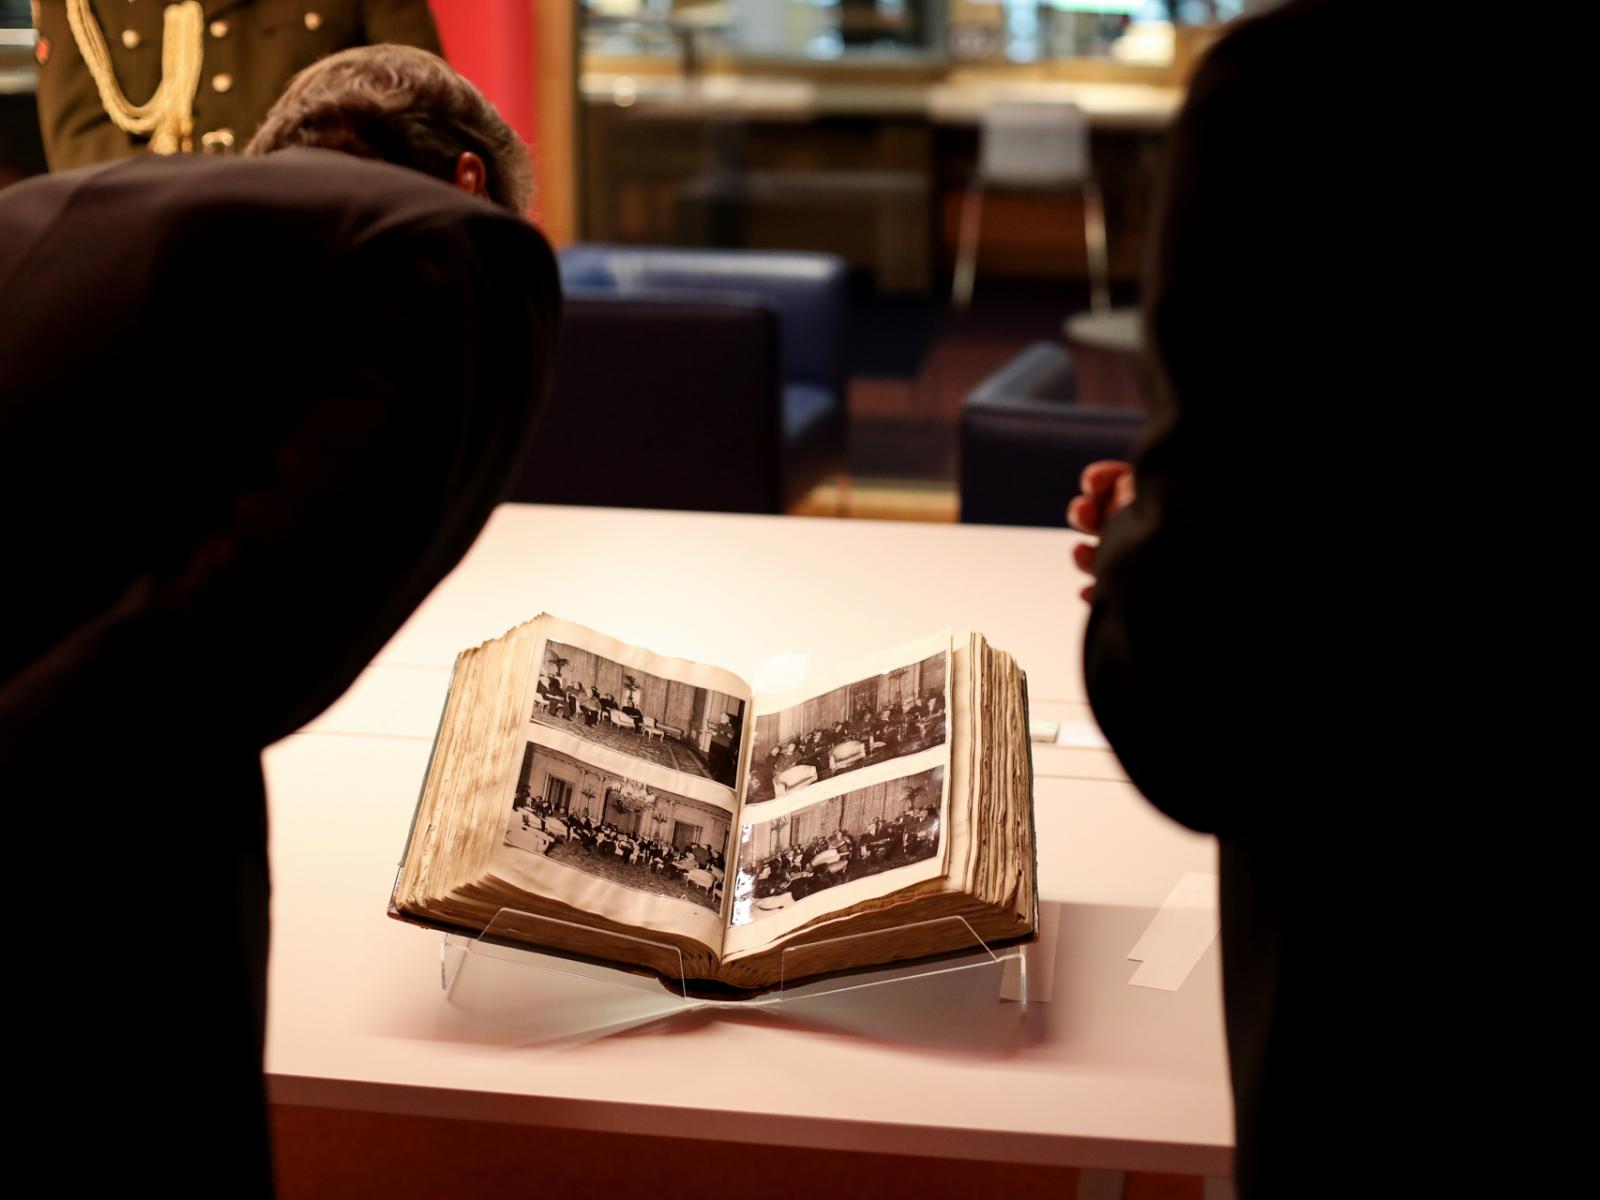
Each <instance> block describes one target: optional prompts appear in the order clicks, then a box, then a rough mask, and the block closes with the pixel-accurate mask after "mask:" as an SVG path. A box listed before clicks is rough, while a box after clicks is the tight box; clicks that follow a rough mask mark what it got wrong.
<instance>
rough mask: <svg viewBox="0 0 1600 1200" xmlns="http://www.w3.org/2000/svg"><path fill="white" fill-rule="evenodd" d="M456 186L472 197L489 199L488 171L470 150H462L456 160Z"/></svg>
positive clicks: (481, 160)
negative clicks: (469, 193)
mask: <svg viewBox="0 0 1600 1200" xmlns="http://www.w3.org/2000/svg"><path fill="white" fill-rule="evenodd" d="M456 186H457V187H458V188H460V189H461V190H462V191H463V192H471V193H472V194H473V195H474V196H481V197H482V198H483V199H485V200H487V199H488V198H489V171H488V168H486V167H485V166H484V165H483V159H481V158H479V157H478V156H477V155H476V154H474V153H473V152H472V151H471V150H464V151H462V152H461V154H460V155H459V156H457V158H456Z"/></svg>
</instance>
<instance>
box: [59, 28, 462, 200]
mask: <svg viewBox="0 0 1600 1200" xmlns="http://www.w3.org/2000/svg"><path fill="white" fill-rule="evenodd" d="M68 3H69V0H39V2H38V3H37V4H36V6H35V10H34V11H35V17H34V23H35V24H36V25H37V27H38V31H39V42H38V48H37V50H36V51H35V57H36V58H37V59H38V63H39V92H38V96H39V124H40V128H41V132H42V133H43V135H44V146H45V155H46V157H47V158H48V159H49V162H50V168H51V170H54V171H62V170H68V169H70V168H72V167H83V166H88V165H90V164H91V163H99V162H106V161H108V160H111V159H118V158H127V157H130V156H131V155H134V154H139V153H141V152H142V151H144V150H145V149H146V147H147V146H148V144H149V141H150V138H149V136H148V135H141V134H136V133H127V132H124V131H123V130H122V129H120V128H119V127H118V126H117V125H116V124H115V123H114V122H113V121H112V118H111V116H110V115H109V114H108V113H107V111H106V106H105V103H104V102H103V100H102V98H101V92H100V89H99V87H98V86H97V84H96V82H95V79H94V77H93V74H92V72H91V71H90V68H89V64H88V63H87V62H86V61H85V60H84V56H83V54H82V52H81V51H80V49H79V45H78V39H77V37H76V36H75V35H74V32H73V29H72V25H71V22H70V20H69V17H68V12H67V6H68ZM200 6H201V9H202V19H203V26H204V28H203V34H202V35H201V44H202V47H203V50H202V58H201V62H200V68H199V84H198V86H197V87H196V88H195V92H194V99H193V102H192V106H191V111H192V114H193V131H192V136H190V137H188V138H187V139H186V140H187V141H188V143H189V145H188V148H189V149H191V150H194V151H197V152H198V151H211V152H227V151H229V150H242V149H243V148H244V146H245V143H247V142H248V141H249V140H250V138H251V136H252V135H253V134H254V133H255V130H256V127H257V126H258V125H260V124H261V119H262V117H264V116H265V115H266V112H267V109H269V108H270V107H272V104H273V102H274V101H275V100H277V98H278V96H279V94H280V93H282V91H283V88H284V85H285V84H287V83H288V82H289V80H290V78H291V77H292V76H293V75H294V74H295V72H297V71H299V70H300V69H301V68H303V67H307V66H310V65H311V64H312V63H313V62H315V61H316V60H317V59H319V58H322V57H324V56H326V55H329V54H332V53H334V52H335V51H338V50H346V49H349V48H350V47H352V46H365V45H371V44H373V43H377V42H400V43H403V44H405V45H409V46H420V47H421V48H422V49H424V50H431V51H433V52H434V53H436V54H437V53H438V52H439V34H438V30H437V29H436V28H435V26H434V23H433V15H432V14H431V13H430V12H429V11H428V5H427V2H426V0H200ZM87 7H88V10H89V11H90V12H91V13H92V14H93V16H94V18H95V21H96V23H97V24H98V26H99V29H100V31H101V33H102V35H103V37H104V41H105V48H106V51H107V52H108V54H109V60H110V66H111V69H112V71H113V72H114V74H115V77H116V84H117V86H118V87H119V88H120V89H121V91H122V93H123V95H124V96H126V97H127V99H128V100H129V101H130V102H131V103H134V104H139V103H143V102H144V101H146V100H147V99H148V98H149V97H151V96H152V95H153V94H154V93H155V91H156V89H157V87H158V86H159V85H160V84H161V80H162V73H163V63H162V57H163V55H162V41H163V26H164V23H165V19H166V14H165V10H166V8H167V7H168V5H167V3H166V0H90V2H89V4H88V6H87Z"/></svg>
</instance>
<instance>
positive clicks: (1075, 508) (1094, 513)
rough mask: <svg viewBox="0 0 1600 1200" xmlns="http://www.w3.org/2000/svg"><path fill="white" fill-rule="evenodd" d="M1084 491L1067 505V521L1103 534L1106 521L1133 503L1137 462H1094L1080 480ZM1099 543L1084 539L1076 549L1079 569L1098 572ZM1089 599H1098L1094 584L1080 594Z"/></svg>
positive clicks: (1074, 557)
mask: <svg viewBox="0 0 1600 1200" xmlns="http://www.w3.org/2000/svg"><path fill="white" fill-rule="evenodd" d="M1078 488H1079V490H1080V494H1079V495H1076V496H1074V497H1073V498H1072V502H1071V503H1070V504H1068V505H1067V524H1068V525H1071V526H1072V527H1073V528H1074V529H1076V530H1077V531H1078V532H1080V533H1087V534H1089V535H1090V536H1091V537H1096V538H1097V537H1099V536H1100V533H1101V531H1102V530H1103V529H1104V528H1105V524H1106V522H1107V521H1109V520H1110V519H1111V518H1112V517H1114V516H1116V515H1117V513H1119V512H1121V511H1122V510H1123V509H1124V508H1126V507H1128V505H1129V504H1131V503H1133V465H1132V464H1131V463H1125V462H1113V461H1110V460H1105V461H1101V462H1095V463H1090V464H1089V465H1088V466H1087V467H1085V468H1084V469H1083V475H1082V476H1081V477H1080V478H1079V480H1078ZM1098 546H1099V543H1097V542H1083V543H1081V544H1079V545H1077V546H1074V547H1073V549H1072V561H1073V562H1074V563H1075V564H1076V565H1077V568H1078V570H1080V571H1082V572H1083V573H1084V574H1086V575H1090V576H1092V575H1094V573H1095V569H1094V556H1095V550H1096V549H1097V548H1098ZM1080 595H1082V596H1083V598H1084V600H1085V601H1088V600H1092V599H1093V598H1094V585H1093V584H1090V585H1089V586H1088V587H1086V588H1084V589H1083V591H1082V592H1081V593H1080Z"/></svg>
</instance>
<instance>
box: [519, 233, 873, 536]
mask: <svg viewBox="0 0 1600 1200" xmlns="http://www.w3.org/2000/svg"><path fill="white" fill-rule="evenodd" d="M560 263H561V277H562V288H563V292H564V294H565V297H566V306H565V311H564V314H563V318H562V339H561V348H560V352H559V353H558V355H557V360H556V369H555V385H554V389H553V395H552V397H551V400H550V404H549V409H548V412H547V414H546V417H545V419H544V420H543V421H542V422H541V425H540V427H539V428H538V430H537V431H536V432H535V434H534V439H533V444H532V447H531V449H530V452H529V457H528V459H527V460H525V462H524V470H523V472H522V476H521V478H520V479H519V480H518V482H517V484H516V486H515V487H514V488H513V491H512V498H513V499H518V500H539V501H545V502H552V503H567V504H612V505H627V506H634V507H650V508H694V509H708V510H722V511H733V512H781V511H783V509H784V508H786V507H788V506H789V505H791V504H792V503H794V502H795V501H796V500H798V499H799V498H800V497H802V496H804V495H805V494H806V493H807V492H808V491H809V490H810V489H811V488H812V487H813V486H814V485H816V484H817V483H819V482H821V481H822V480H823V479H825V478H827V477H828V476H829V475H831V474H834V473H836V472H838V471H840V470H842V469H843V467H844V463H845V448H846V442H845V438H846V428H845V380H844V371H845V361H844V345H843V336H844V324H845V310H846V304H847V299H848V298H847V292H846V286H845V265H844V262H843V261H842V260H840V259H838V258H835V257H833V256H832V255H826V254H801V253H769V252H765V251H742V250H696V249H669V248H653V247H638V246H598V245H583V244H580V245H576V246H572V247H569V248H568V249H567V250H565V251H563V252H562V253H561V255H560Z"/></svg>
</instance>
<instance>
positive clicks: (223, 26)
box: [211, 21, 228, 38]
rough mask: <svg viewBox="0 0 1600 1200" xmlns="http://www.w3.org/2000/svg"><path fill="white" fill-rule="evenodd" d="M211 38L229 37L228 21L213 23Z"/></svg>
mask: <svg viewBox="0 0 1600 1200" xmlns="http://www.w3.org/2000/svg"><path fill="white" fill-rule="evenodd" d="M211 36H212V37H214V38H225V37H227V36H228V23H227V22H226V21H213V22H211Z"/></svg>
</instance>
